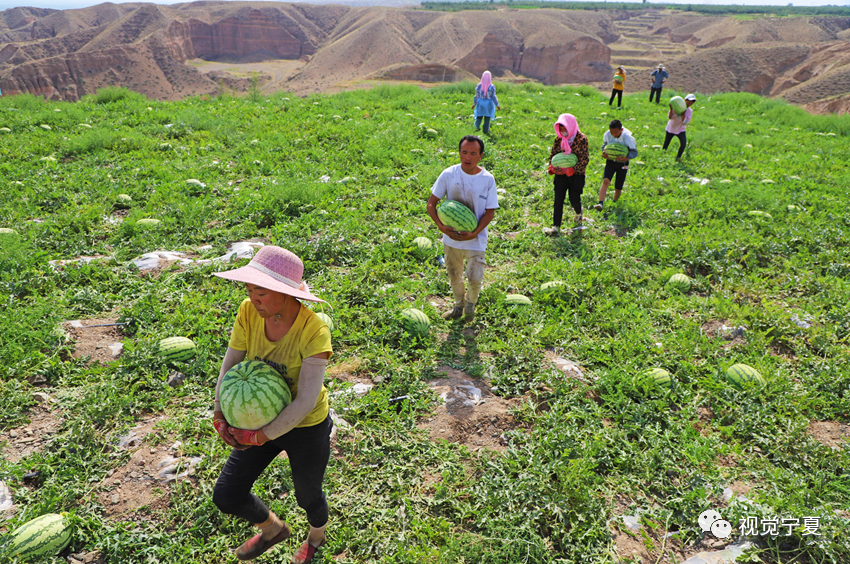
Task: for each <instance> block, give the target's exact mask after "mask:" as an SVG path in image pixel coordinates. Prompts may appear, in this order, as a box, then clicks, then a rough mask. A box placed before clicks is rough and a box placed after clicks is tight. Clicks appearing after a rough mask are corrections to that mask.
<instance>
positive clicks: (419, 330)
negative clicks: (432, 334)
mask: <svg viewBox="0 0 850 564" xmlns="http://www.w3.org/2000/svg"><path fill="white" fill-rule="evenodd" d="M401 325H402V327H404V330H405V331H407V332H408V333H410V334H411V335H420V336H422V335H425V334H426V333H427V332H428V330H429V329H430V328H431V321H430V320H429V319H428V316H427V315H425V313H424V312H423V311H422V310H419V309H416V308H414V307H411V308H408V309H405V310H403V311H402V312H401Z"/></svg>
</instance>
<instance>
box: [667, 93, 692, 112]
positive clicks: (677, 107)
mask: <svg viewBox="0 0 850 564" xmlns="http://www.w3.org/2000/svg"><path fill="white" fill-rule="evenodd" d="M670 109H672V110H673V112H675V113H677V114H679V115H682V114H683V113H685V110H687V109H688V105H687V104H686V103H685V99H684V98H682V97H681V96H673V97H672V98H670Z"/></svg>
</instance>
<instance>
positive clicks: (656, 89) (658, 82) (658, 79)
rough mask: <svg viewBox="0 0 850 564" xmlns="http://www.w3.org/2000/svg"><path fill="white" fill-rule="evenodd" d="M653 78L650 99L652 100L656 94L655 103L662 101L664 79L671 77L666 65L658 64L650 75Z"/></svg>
mask: <svg viewBox="0 0 850 564" xmlns="http://www.w3.org/2000/svg"><path fill="white" fill-rule="evenodd" d="M649 78H651V79H652V84H651V85H650V87H649V101H650V102H652V97H653V96H655V103H656V104H658V103H660V102H661V89H662V88H663V87H664V81H665V80H667V79H668V78H670V75H669V74H667V71H666V70H664V65H658V66H657V67H656V68H655V70H654V71H652V73H651V74H650V75H649Z"/></svg>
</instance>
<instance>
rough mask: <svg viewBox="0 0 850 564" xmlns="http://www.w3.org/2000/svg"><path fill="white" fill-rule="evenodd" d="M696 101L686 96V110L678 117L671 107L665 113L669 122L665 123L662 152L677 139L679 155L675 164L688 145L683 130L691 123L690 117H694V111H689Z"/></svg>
mask: <svg viewBox="0 0 850 564" xmlns="http://www.w3.org/2000/svg"><path fill="white" fill-rule="evenodd" d="M696 101H697V97H696V96H694V95H693V94H688V95H687V96H685V105H687V109H686V110H685V112H684V113H683V114H681V115H679V114H677V113H676V112H674V111H673V106H670V111H668V112H667V119H668V120H670V121H668V122H667V128H666V130H665V131H666V134H665V136H664V150H665V151H666V150H667V147H669V146H670V141H672V140H673V138H674V137H678V138H679V154H677V155H676V162H681V160H682V154H684V152H685V147H687V145H688V136H687V135H685V128H686V127H687V126H688V123H690V121H691V117H692V116H693V115H694V111H693V110H692V109H691V106H693V105H694V103H695V102H696Z"/></svg>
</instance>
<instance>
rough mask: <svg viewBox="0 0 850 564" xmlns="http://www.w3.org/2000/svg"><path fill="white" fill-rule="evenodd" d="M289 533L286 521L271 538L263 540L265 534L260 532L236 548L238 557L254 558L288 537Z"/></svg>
mask: <svg viewBox="0 0 850 564" xmlns="http://www.w3.org/2000/svg"><path fill="white" fill-rule="evenodd" d="M289 535H290V531H289V527H288V526H287V525H286V523H284V524H283V528H282V529H281V530H280V532H279V533H278V534H277V535H275V536H274V537H273V538H271V539H269V540H263V534H262V533H260V534H258V535H256V536H255V537H253V538H252V539H251V540H248V541H245V542H244V543H242V545H241V546H240V547H239V548H237V549H236V558H238V559H239V560H253V559H254V558H256V557H258V556H259V555H261V554H262V553H264V552H265V551H267V550H268V549H270V548H271V547H273V546H274V545H276V544H277V543H279V542H280V541H283V540H286V539H288V538H289Z"/></svg>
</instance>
